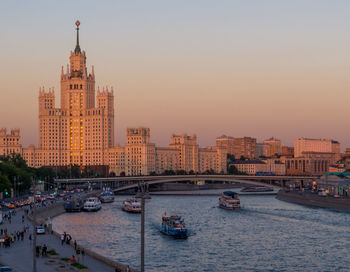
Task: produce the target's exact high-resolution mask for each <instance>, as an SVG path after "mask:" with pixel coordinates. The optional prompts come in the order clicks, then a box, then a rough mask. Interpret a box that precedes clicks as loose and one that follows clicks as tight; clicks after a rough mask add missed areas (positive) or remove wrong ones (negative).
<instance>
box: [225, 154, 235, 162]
mask: <svg viewBox="0 0 350 272" xmlns="http://www.w3.org/2000/svg"><path fill="white" fill-rule="evenodd" d="M235 160H236V158H235V155H233V154H227V161H230V162H233V161H235Z"/></svg>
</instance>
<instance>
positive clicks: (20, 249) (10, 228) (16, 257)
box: [0, 209, 115, 272]
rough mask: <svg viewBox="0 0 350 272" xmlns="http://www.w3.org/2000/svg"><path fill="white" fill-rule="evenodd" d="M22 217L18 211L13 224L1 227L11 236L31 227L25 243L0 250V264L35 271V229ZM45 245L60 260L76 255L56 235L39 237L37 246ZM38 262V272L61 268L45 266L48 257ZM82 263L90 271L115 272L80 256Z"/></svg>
mask: <svg viewBox="0 0 350 272" xmlns="http://www.w3.org/2000/svg"><path fill="white" fill-rule="evenodd" d="M22 215H24V212H23V211H21V210H20V209H18V210H17V214H16V215H14V216H12V220H11V221H12V222H11V224H10V223H9V222H8V221H7V220H6V221H4V223H3V224H1V225H0V229H5V228H7V232H8V234H9V235H11V233H15V232H16V231H22V230H23V228H24V227H25V226H26V225H29V226H30V228H29V231H27V232H26V234H25V235H24V240H23V241H21V240H19V241H15V242H14V243H12V244H11V247H10V248H4V247H1V248H0V263H1V264H2V265H7V266H10V267H11V268H12V269H13V271H15V272H22V271H23V272H28V271H33V241H30V240H29V234H32V237H33V227H32V224H31V222H30V221H29V220H28V219H27V218H26V217H25V220H24V223H22ZM67 233H69V230H67ZM72 238H73V239H72V241H74V237H72ZM78 243H79V241H78ZM43 244H46V245H47V248H48V250H51V249H54V250H55V251H56V252H57V253H58V254H59V256H60V258H63V257H67V258H71V257H72V255H76V254H75V250H74V248H73V247H72V246H70V245H67V244H64V245H61V241H60V239H59V238H58V237H56V236H54V235H51V234H44V235H37V245H39V246H42V245H43ZM36 260H37V271H38V272H53V271H57V270H56V268H57V267H58V266H59V265H47V264H45V262H47V261H48V260H49V258H47V257H37V258H36ZM80 263H82V264H84V265H85V266H87V267H88V268H89V270H90V271H93V272H115V269H114V268H112V267H110V266H108V265H106V264H104V263H102V262H100V261H97V260H95V259H93V258H91V257H89V256H87V255H86V256H85V258H84V262H82V259H81V256H80Z"/></svg>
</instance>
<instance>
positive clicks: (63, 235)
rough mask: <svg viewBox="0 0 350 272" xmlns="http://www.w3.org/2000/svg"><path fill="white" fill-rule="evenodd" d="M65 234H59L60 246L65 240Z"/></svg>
mask: <svg viewBox="0 0 350 272" xmlns="http://www.w3.org/2000/svg"><path fill="white" fill-rule="evenodd" d="M65 238H66V237H65V234H61V245H62V246H63V244H64V240H65Z"/></svg>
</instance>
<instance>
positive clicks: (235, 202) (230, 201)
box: [219, 191, 241, 210]
mask: <svg viewBox="0 0 350 272" xmlns="http://www.w3.org/2000/svg"><path fill="white" fill-rule="evenodd" d="M219 207H220V208H222V209H225V210H237V209H239V208H240V207H241V202H240V200H239V198H238V193H236V192H233V191H225V192H223V193H222V195H221V196H220V198H219Z"/></svg>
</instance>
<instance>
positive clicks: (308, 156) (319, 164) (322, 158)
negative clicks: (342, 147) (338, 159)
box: [285, 152, 334, 175]
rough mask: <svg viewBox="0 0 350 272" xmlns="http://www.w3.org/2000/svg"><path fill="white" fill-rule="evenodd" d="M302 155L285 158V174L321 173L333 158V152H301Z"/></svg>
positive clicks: (324, 171) (326, 169)
mask: <svg viewBox="0 0 350 272" xmlns="http://www.w3.org/2000/svg"><path fill="white" fill-rule="evenodd" d="M302 155H303V156H302V157H297V158H286V159H285V163H286V174H287V175H322V174H324V173H326V172H327V171H328V166H329V165H330V164H331V163H332V162H333V159H334V153H326V152H303V154H302Z"/></svg>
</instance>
